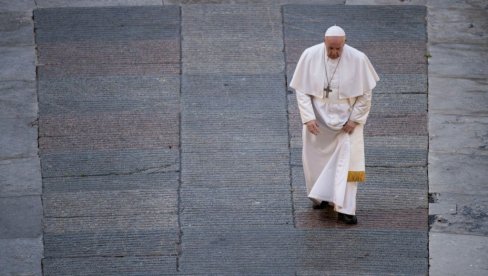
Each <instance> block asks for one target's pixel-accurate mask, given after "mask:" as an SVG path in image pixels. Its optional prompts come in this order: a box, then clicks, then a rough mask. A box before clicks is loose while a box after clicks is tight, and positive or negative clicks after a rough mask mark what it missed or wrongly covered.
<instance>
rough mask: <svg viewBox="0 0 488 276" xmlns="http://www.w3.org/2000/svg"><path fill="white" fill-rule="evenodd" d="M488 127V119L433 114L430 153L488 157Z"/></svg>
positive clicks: (431, 117)
mask: <svg viewBox="0 0 488 276" xmlns="http://www.w3.org/2000/svg"><path fill="white" fill-rule="evenodd" d="M487 126H488V117H481V116H480V117H471V116H457V115H440V114H431V115H430V120H429V130H430V133H429V134H430V138H429V141H430V151H431V152H441V153H450V154H456V153H460V154H469V155H484V156H488V130H487ZM453 137H455V139H453Z"/></svg>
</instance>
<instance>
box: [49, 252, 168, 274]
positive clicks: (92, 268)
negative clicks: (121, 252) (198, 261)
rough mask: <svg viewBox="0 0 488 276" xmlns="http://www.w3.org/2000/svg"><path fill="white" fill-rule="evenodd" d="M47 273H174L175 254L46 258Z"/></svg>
mask: <svg viewBox="0 0 488 276" xmlns="http://www.w3.org/2000/svg"><path fill="white" fill-rule="evenodd" d="M42 264H43V270H44V273H45V274H47V275H60V276H62V275H68V274H70V275H100V274H103V275H174V274H176V257H175V256H126V257H123V258H121V257H85V258H45V259H44V260H43V262H42Z"/></svg>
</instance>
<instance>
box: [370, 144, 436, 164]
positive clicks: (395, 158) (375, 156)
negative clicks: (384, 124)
mask: <svg viewBox="0 0 488 276" xmlns="http://www.w3.org/2000/svg"><path fill="white" fill-rule="evenodd" d="M427 140H428V139H427V137H426V136H425V137H424V136H418V137H415V136H412V137H408V136H407V137H405V136H404V137H402V136H398V137H368V136H366V137H365V144H364V147H365V154H366V164H367V165H368V166H373V167H376V166H380V167H412V166H419V167H421V166H426V165H427Z"/></svg>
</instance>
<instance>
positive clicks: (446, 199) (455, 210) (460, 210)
mask: <svg viewBox="0 0 488 276" xmlns="http://www.w3.org/2000/svg"><path fill="white" fill-rule="evenodd" d="M436 199H437V203H434V204H438V205H441V206H442V205H443V206H446V207H448V208H449V209H447V208H446V210H443V211H444V212H438V213H437V214H433V215H435V216H434V220H433V221H431V224H430V229H431V231H432V232H439V233H451V234H467V235H480V236H485V237H486V236H487V235H488V215H487V214H488V204H487V203H488V200H487V197H486V192H485V191H483V190H481V191H479V193H471V194H460V193H449V192H443V193H436Z"/></svg>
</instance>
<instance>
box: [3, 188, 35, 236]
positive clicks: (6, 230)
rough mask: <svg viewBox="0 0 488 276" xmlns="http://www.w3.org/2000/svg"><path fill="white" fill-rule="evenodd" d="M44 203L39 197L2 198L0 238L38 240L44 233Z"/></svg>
mask: <svg viewBox="0 0 488 276" xmlns="http://www.w3.org/2000/svg"><path fill="white" fill-rule="evenodd" d="M41 221H42V203H41V198H40V197H39V196H19V197H1V198H0V237H2V239H12V238H37V237H39V236H40V235H41V233H42V223H41Z"/></svg>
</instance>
